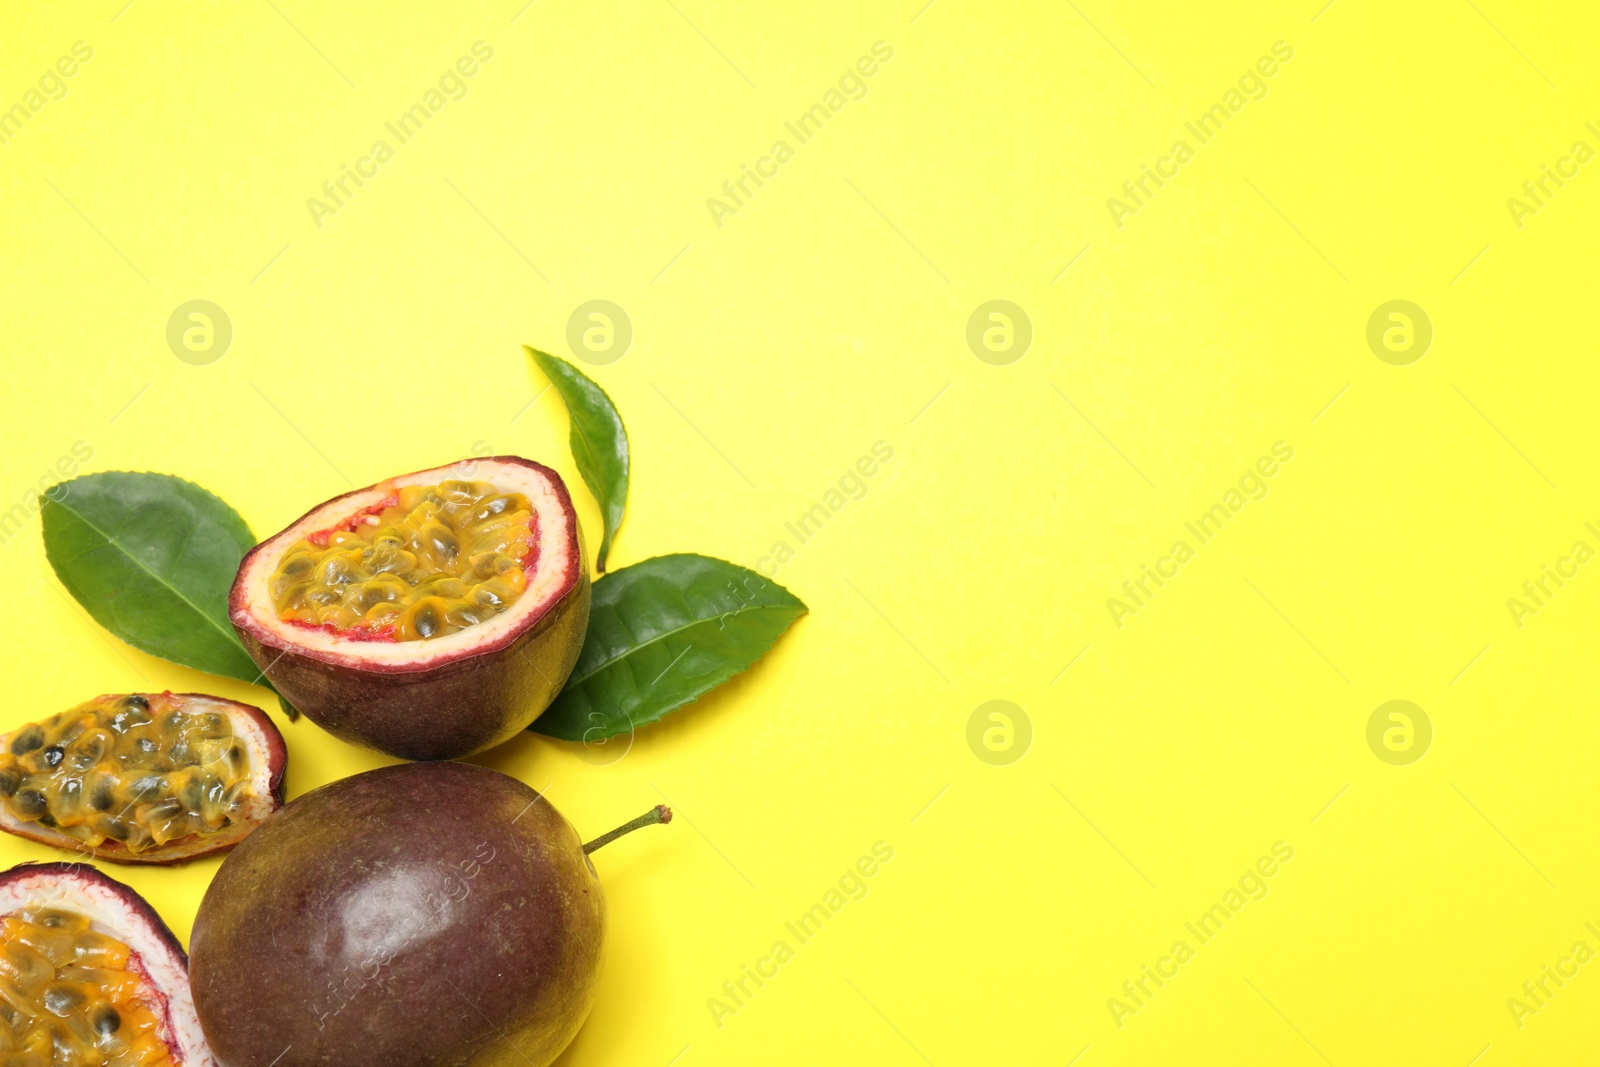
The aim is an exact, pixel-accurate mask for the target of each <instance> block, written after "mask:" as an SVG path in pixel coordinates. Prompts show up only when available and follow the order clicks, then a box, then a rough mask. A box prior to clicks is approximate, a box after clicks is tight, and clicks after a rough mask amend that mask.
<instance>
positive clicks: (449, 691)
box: [239, 545, 590, 760]
mask: <svg viewBox="0 0 1600 1067" xmlns="http://www.w3.org/2000/svg"><path fill="white" fill-rule="evenodd" d="M579 551H580V552H581V551H582V548H581V545H580V548H579ZM589 584H590V583H589V575H588V573H587V572H585V571H580V572H579V574H578V581H577V585H576V586H574V587H573V589H572V590H571V591H570V592H568V593H567V594H566V596H564V597H562V598H561V599H560V600H559V601H557V602H556V603H555V604H553V605H551V606H550V608H549V610H547V611H546V612H545V614H544V616H543V617H542V618H541V619H539V621H538V622H537V623H535V624H534V625H533V626H532V627H530V628H528V629H527V630H524V631H523V632H522V633H520V634H518V635H517V638H516V640H515V641H514V642H512V643H511V644H509V645H507V646H505V647H503V648H497V649H490V650H487V651H484V652H479V653H475V654H473V655H469V656H464V657H462V658H459V659H454V660H451V661H449V662H447V663H445V664H443V665H442V666H439V667H434V668H431V669H429V670H426V671H416V672H412V673H400V672H398V671H394V670H360V669H357V668H353V667H344V666H338V665H335V664H331V663H324V662H322V661H321V660H318V659H312V658H311V657H309V656H302V655H300V654H299V653H297V652H294V651H293V650H280V649H276V648H272V647H269V646H266V645H263V644H262V643H261V642H260V641H259V640H257V639H256V636H255V634H253V633H252V632H251V631H250V630H248V629H244V628H240V629H239V637H240V639H241V640H243V641H244V648H245V651H246V652H248V653H250V658H251V659H253V660H255V661H256V665H257V666H259V667H260V668H261V669H262V671H263V672H264V673H265V674H266V676H267V678H268V679H270V680H271V682H272V685H273V687H274V688H275V689H277V690H278V692H280V693H282V694H283V695H284V697H286V698H287V699H288V701H289V703H291V704H293V705H294V706H295V707H296V708H298V709H300V710H301V711H303V712H304V713H305V715H306V718H308V719H310V720H311V721H312V722H314V723H316V724H317V725H318V726H320V727H322V728H323V729H324V730H326V731H328V732H329V733H330V734H333V735H334V736H335V737H337V738H340V739H341V740H344V741H348V742H350V743H351V744H353V745H361V746H362V747H364V748H371V749H376V750H378V751H379V752H386V753H388V754H389V755H391V756H398V757H399V758H401V759H408V760H446V759H457V758H459V757H461V756H469V755H471V754H472V753H474V752H481V751H483V750H484V749H486V748H490V747H492V746H494V745H498V744H500V743H502V742H504V741H509V740H510V739H511V738H513V737H515V736H516V735H517V734H518V733H520V732H522V731H523V730H525V729H527V728H528V725H529V724H530V723H532V722H533V720H534V718H536V717H537V716H538V714H539V713H540V712H542V711H543V710H544V709H545V708H547V707H549V706H550V702H551V701H552V700H554V699H555V698H556V694H557V693H559V692H560V691H561V687H562V686H563V685H564V684H566V681H567V675H569V674H571V673H572V668H573V666H574V665H576V664H577V662H578V653H579V652H580V651H582V649H583V636H584V634H585V633H586V632H587V630H588V627H589Z"/></svg>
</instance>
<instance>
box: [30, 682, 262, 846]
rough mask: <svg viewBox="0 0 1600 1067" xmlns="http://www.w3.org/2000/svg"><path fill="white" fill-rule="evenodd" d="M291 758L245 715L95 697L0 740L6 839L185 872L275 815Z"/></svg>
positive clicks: (172, 702) (200, 700) (258, 714)
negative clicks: (182, 867)
mask: <svg viewBox="0 0 1600 1067" xmlns="http://www.w3.org/2000/svg"><path fill="white" fill-rule="evenodd" d="M287 758H288V757H287V753H286V751H285V749H284V745H283V736H282V735H281V734H280V733H279V732H278V728H277V727H276V726H274V725H273V724H272V720H270V719H269V718H267V716H266V715H265V713H263V712H262V711H261V709H260V708H255V707H251V706H250V705H249V704H240V703H237V702H235V701H231V700H223V699H221V698H219V697H213V696H206V695H204V694H201V693H128V694H114V695H107V696H99V697H96V698H94V699H93V700H89V701H86V702H84V703H82V704H79V705H78V706H77V707H75V708H72V709H70V710H68V711H64V712H61V713H60V714H58V715H52V716H50V717H49V718H46V719H42V720H40V721H38V722H32V723H28V724H26V725H24V726H19V727H17V728H16V729H13V730H12V731H10V732H9V733H6V734H3V735H0V830H5V831H6V832H7V833H12V834H16V835H17V836H19V837H26V838H29V839H30V840H34V841H39V842H42V843H44V844H47V845H54V846H55V847H57V848H63V849H69V850H71V851H73V852H76V853H78V854H79V855H83V856H96V857H99V858H101V859H108V860H113V861H115V862H118V863H181V862H183V861H185V860H191V859H194V858H196V857H198V856H206V855H210V854H212V853H214V852H219V851H222V850H224V849H228V848H231V847H233V846H234V845H235V844H237V843H238V842H239V841H241V840H242V839H243V838H244V836H245V835H246V834H248V833H250V831H251V830H253V829H255V827H256V826H257V825H259V824H260V822H261V821H262V820H263V819H265V818H266V817H267V816H268V815H271V814H272V813H273V812H274V811H276V810H278V808H279V807H281V806H282V804H283V794H282V789H283V771H284V764H285V762H286V760H287Z"/></svg>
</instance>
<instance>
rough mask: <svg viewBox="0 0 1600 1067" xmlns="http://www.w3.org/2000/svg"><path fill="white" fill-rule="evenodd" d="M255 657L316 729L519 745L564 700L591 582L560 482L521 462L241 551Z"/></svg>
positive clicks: (381, 492)
mask: <svg viewBox="0 0 1600 1067" xmlns="http://www.w3.org/2000/svg"><path fill="white" fill-rule="evenodd" d="M228 610H229V616H230V618H231V619H232V621H233V625H234V628H235V629H236V630H238V631H239V636H240V637H241V638H242V639H243V641H244V645H245V649H246V650H247V651H248V652H249V653H250V656H251V658H252V659H254V660H255V662H256V664H257V665H258V666H260V667H261V669H262V671H263V672H264V673H265V674H266V676H267V677H268V678H269V679H270V680H271V681H272V684H273V685H274V686H275V687H276V688H277V690H278V692H280V693H281V694H283V696H284V697H285V698H286V699H287V700H288V701H289V702H290V703H291V704H293V705H294V706H295V707H296V708H298V709H299V710H301V711H303V712H305V714H306V716H307V717H308V718H310V719H311V720H312V721H313V722H316V723H317V724H318V725H320V726H322V727H323V728H324V729H326V730H328V731H329V732H330V733H332V734H334V735H336V736H338V737H341V738H343V739H344V740H346V741H350V742H352V743H355V744H359V745H365V746H366V747H368V748H375V749H377V750H379V751H381V752H386V753H388V754H390V755H393V756H400V757H402V758H405V759H453V758H455V757H458V756H465V755H469V754H471V753H473V752H477V751H480V750H482V749H485V748H488V747H490V746H491V745H495V744H498V743H500V742H501V741H504V740H506V739H508V738H510V737H513V736H515V735H516V734H517V733H518V732H520V731H521V730H523V729H525V728H526V727H527V726H528V725H529V724H530V723H531V722H533V720H534V719H535V718H537V717H538V716H539V713H540V712H542V711H544V709H545V708H546V707H548V706H549V704H550V701H552V700H553V699H555V696H556V694H557V693H559V692H560V691H561V686H562V685H563V684H564V683H565V682H566V679H567V675H568V674H570V673H571V671H572V667H573V664H574V663H576V662H577V657H578V651H579V649H580V648H581V647H582V645H583V637H584V633H585V631H586V630H587V628H588V622H589V573H588V569H587V567H586V565H585V563H584V552H583V547H582V537H581V532H580V530H579V529H578V520H577V516H576V514H575V513H574V511H573V508H572V498H571V496H570V495H569V494H568V492H567V487H566V485H565V484H564V483H563V482H562V480H561V477H560V475H558V474H556V472H555V471H553V470H551V469H550V468H548V467H545V466H543V465H541V464H538V463H534V462H532V461H530V460H526V459H521V458H519V457H517V456H495V457H492V458H489V459H477V460H469V461H465V462H462V463H457V464H451V465H450V466H447V467H436V468H434V469H432V470H425V471H417V472H415V473H413V474H404V475H400V476H398V477H395V478H389V479H386V480H384V481H382V482H379V483H378V484H376V485H372V486H368V487H367V488H365V489H358V490H356V491H355V492H353V493H346V494H344V495H343V496H340V497H335V498H334V499H333V500H330V501H328V502H327V503H326V504H322V505H320V506H318V507H316V508H313V509H312V510H311V511H309V512H307V513H306V514H305V515H303V516H301V517H300V518H299V519H297V520H296V521H295V522H294V523H292V524H290V525H289V526H288V527H287V528H286V529H284V530H282V531H281V532H279V533H278V534H276V535H274V536H273V537H270V538H268V539H267V540H266V541H263V542H262V543H261V544H259V545H257V546H256V547H255V548H254V549H252V550H251V551H250V553H249V554H248V555H246V556H245V558H244V562H243V563H242V564H241V565H240V567H239V575H238V578H237V579H235V581H234V584H233V590H232V592H231V594H230V595H229V599H228Z"/></svg>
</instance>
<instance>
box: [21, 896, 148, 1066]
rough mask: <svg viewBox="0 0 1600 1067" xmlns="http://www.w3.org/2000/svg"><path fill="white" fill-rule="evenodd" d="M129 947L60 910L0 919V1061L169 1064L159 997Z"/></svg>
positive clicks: (81, 917) (85, 919)
mask: <svg viewBox="0 0 1600 1067" xmlns="http://www.w3.org/2000/svg"><path fill="white" fill-rule="evenodd" d="M132 959H133V955H132V952H131V951H130V950H129V948H128V946H127V945H126V944H124V943H123V942H121V941H119V940H117V939H116V938H114V937H109V936H107V935H105V934H102V933H99V932H97V931H95V930H94V929H92V928H91V925H90V922H89V918H88V916H86V915H83V914H81V913H78V912H73V911H65V910H62V909H59V908H24V909H22V910H21V911H16V912H12V913H11V914H10V915H7V916H6V917H5V918H4V919H0V1063H4V1064H6V1065H8V1067H9V1065H12V1064H15V1065H17V1067H24V1065H25V1067H50V1065H52V1064H99V1065H103V1067H171V1064H172V1055H171V1051H170V1050H169V1049H168V1047H167V1044H166V1042H165V1041H163V1040H162V1038H161V1031H160V1027H159V1023H158V1012H159V1011H160V1005H161V1002H160V997H159V995H158V994H157V993H156V992H155V990H154V989H153V988H151V986H150V985H149V983H148V981H147V980H146V979H145V978H143V977H142V976H141V975H140V974H139V973H138V972H136V971H135V970H133V969H132V967H133V966H136V964H133V963H132V962H131V961H132Z"/></svg>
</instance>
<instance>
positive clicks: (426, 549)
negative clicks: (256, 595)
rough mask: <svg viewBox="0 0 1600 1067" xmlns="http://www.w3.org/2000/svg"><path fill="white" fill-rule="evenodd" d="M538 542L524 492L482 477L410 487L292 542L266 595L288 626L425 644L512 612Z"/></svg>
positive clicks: (270, 582)
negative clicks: (504, 488) (502, 487)
mask: <svg viewBox="0 0 1600 1067" xmlns="http://www.w3.org/2000/svg"><path fill="white" fill-rule="evenodd" d="M537 541H538V532H537V523H536V521H535V519H534V517H533V505H532V504H531V503H530V502H529V500H528V498H527V497H526V496H524V495H523V494H521V493H502V492H500V491H499V490H498V489H496V488H495V487H494V486H493V485H491V484H490V483H488V482H476V481H460V480H449V481H443V482H440V483H439V484H437V485H411V486H406V487H405V488H403V489H401V490H399V491H398V492H397V493H396V494H395V495H394V496H391V497H390V498H389V499H388V500H386V501H385V502H384V504H383V505H382V506H381V507H380V508H379V509H377V510H372V509H368V510H366V511H363V512H361V513H360V514H358V515H356V516H354V517H352V518H351V519H349V520H347V521H346V522H344V523H342V524H340V525H339V526H338V527H336V528H335V529H332V530H329V531H325V532H323V533H317V534H312V535H311V536H309V537H307V538H304V539H302V540H299V541H296V542H295V543H294V544H293V545H291V546H290V547H289V549H288V550H287V551H285V552H284V554H283V558H282V559H281V560H279V561H278V569H277V570H276V571H274V572H273V574H272V577H271V578H270V579H268V581H267V591H268V593H269V594H270V595H271V596H272V602H273V606H274V607H275V608H276V609H277V612H278V616H279V618H281V619H283V620H284V621H286V622H297V623H301V624H303V625H307V626H318V627H331V628H332V629H333V630H335V631H341V632H342V631H352V632H354V633H355V634H358V635H360V636H363V637H375V638H382V639H393V640H396V641H426V640H428V639H429V638H433V637H443V636H444V635H445V634H451V633H455V632H456V631H458V630H464V629H466V628H467V627H469V626H475V625H477V624H478V623H480V622H483V621H485V620H487V619H490V618H493V617H494V616H495V615H497V614H499V613H500V612H502V611H504V610H505V609H506V608H507V607H509V606H510V604H511V603H512V601H514V600H516V598H517V597H518V596H520V595H521V594H522V591H523V590H524V589H525V588H527V584H528V579H527V570H526V568H527V567H528V566H530V565H531V564H532V563H533V559H534V554H535V553H536V551H537V548H538V546H537Z"/></svg>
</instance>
